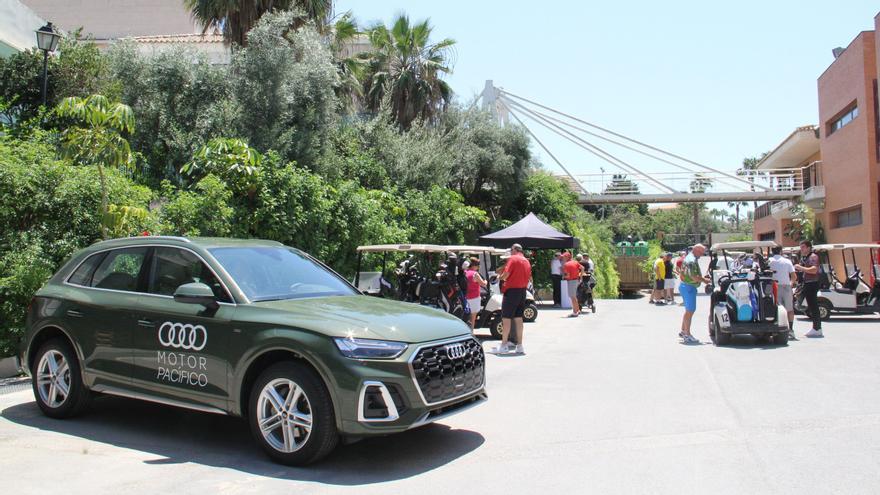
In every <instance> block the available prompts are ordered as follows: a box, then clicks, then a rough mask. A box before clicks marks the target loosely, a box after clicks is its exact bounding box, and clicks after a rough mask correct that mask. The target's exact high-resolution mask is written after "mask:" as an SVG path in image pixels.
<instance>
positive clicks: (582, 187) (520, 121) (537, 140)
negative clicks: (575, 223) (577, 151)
mask: <svg viewBox="0 0 880 495" xmlns="http://www.w3.org/2000/svg"><path fill="white" fill-rule="evenodd" d="M498 102H499V103H501V106H503V107H504V108H505V110H507V113H508V114H510V115H512V116H513V118H515V119H516V121H517V122H519V125H521V126H523V128H524V129H525V130H526V132H528V133H529V135H530V136H532V139H534V140H535V142H537V143H538V144H539V145H541V148H543V149H544V151H546V152H547V154H548V155H550V158H552V159H553V161H554V162H556V164H557V165H559V168H561V169H562V170H563V171H564V172H565V175H567V176H568V177H569V178H570V179H571V180H572V181H574V183H575V184H577V186H578V187H579V188H580V189H581V192H583V193H584V194H589V193H588V192H587V190H586V189H584V186H583V185H582V184H581V183H580V181H578V180H577V179H575V178H574V176H573V175H571V172H569V171H568V169H567V168H565V165H563V164H562V162H560V161H559V159H558V158H556V155H554V154H553V152H552V151H550V149H549V148H547V146H545V145H544V143H543V142H541V140H540V139H538V136H536V135H535V133H534V132H532V130H531V129H529V126H527V125H525V123H523V121H522V120H520V119H519V117H517V116H516V114H514V113H513V112H511V111H510V108H509V107H508V106H507V105H506V104H505V103H504V102H503V101H501V100H498Z"/></svg>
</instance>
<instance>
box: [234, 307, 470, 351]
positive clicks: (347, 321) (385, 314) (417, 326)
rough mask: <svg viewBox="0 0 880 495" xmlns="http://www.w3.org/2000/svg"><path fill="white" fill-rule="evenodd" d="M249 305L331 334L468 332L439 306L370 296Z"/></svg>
mask: <svg viewBox="0 0 880 495" xmlns="http://www.w3.org/2000/svg"><path fill="white" fill-rule="evenodd" d="M249 306H251V307H253V308H254V309H261V310H263V311H261V312H263V313H265V312H266V310H268V312H269V314H264V316H266V317H269V319H271V320H272V322H274V323H279V324H284V325H288V326H294V327H299V328H303V329H306V330H312V331H315V332H319V333H322V334H325V335H328V336H331V337H356V338H365V339H381V340H394V341H398V342H407V343H418V342H428V341H432V340H439V339H446V338H451V337H456V336H459V335H468V334H470V329H469V328H468V326H467V325H465V323H464V322H463V321H461V320H459V319H458V318H455V317H454V316H451V315H449V314H447V313H445V312H443V311H441V310H438V309H435V308H430V307H427V306H421V305H418V304H414V303H404V302H399V301H391V300H388V299H382V298H378V297H371V296H336V297H315V298H306V299H288V300H282V301H264V302H257V303H252V304H250V305H249Z"/></svg>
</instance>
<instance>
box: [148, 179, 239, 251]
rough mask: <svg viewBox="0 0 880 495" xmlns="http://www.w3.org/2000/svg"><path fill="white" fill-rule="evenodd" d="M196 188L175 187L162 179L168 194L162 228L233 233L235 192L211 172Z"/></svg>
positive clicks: (221, 234) (193, 232)
mask: <svg viewBox="0 0 880 495" xmlns="http://www.w3.org/2000/svg"><path fill="white" fill-rule="evenodd" d="M193 189H194V190H192V191H187V190H178V189H175V188H174V187H173V186H172V185H171V183H170V182H168V181H165V182H163V183H162V196H163V197H164V198H166V200H167V202H166V203H164V204H163V205H162V206H161V208H160V210H159V212H158V215H159V232H160V233H162V234H167V235H184V236H186V235H189V236H212V237H224V236H229V235H230V234H231V233H232V223H233V213H234V212H233V208H232V206H230V200H231V199H232V192H231V191H230V190H229V188H228V187H227V186H226V184H224V183H223V182H222V181H221V180H220V179H218V178H217V177H215V176H214V175H210V174H209V175H207V176H205V178H203V179H202V180H200V181H199V182H197V183H196V184H195V186H194V187H193Z"/></svg>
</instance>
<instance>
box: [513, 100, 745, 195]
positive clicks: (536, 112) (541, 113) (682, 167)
mask: <svg viewBox="0 0 880 495" xmlns="http://www.w3.org/2000/svg"><path fill="white" fill-rule="evenodd" d="M501 98H503V99H506V100H507V102H508V103H510V104H512V105H516V106H517V107H519V108H522V109H523V110H526V111H529V112H531V113H534V114H535V115H540V116H541V117H544V118H545V119H547V120H551V121H553V122H556V123H557V124H560V125H564V126H566V127H569V128H571V129H575V130H578V131H580V132H583V133H584V134H588V135H590V136H593V137H596V138H599V139H601V140H603V141H606V142H609V143H612V144H616V145H618V146H620V147H621V148H624V149H628V150H630V151H634V152H636V153H638V154H640V155H644V156H647V157H649V158H653V159H655V160H658V161H661V162H663V163H666V164H668V165H672V166H673V167H676V168H679V169H681V170H684V171H685V172H690V173H694V174H697V173H700V172H702V171H700V170H694V169H693V168H691V167H687V166H685V165H682V164H680V163H675V162H673V161H671V160H667V159H666V158H663V157H661V156H657V155H655V154H652V153H648V152H647V151H642V150H640V149H638V148H635V147H633V146H629V145H627V144H624V143H621V142H620V141H615V140H614V139H611V138H608V137H605V136H603V135H601V134H598V133H595V132H592V131H588V130H586V129H584V128H583V127H578V126H577V125H574V124H572V123H571V122H566V121H565V120H562V119H559V118H556V117H553V116H552V115H548V114H545V113H543V112H539V111H537V110H534V109H531V108H528V107H526V106H524V105H522V104H520V103H517V102H515V101H513V100H510V99H507V98H506V97H505V96H503V95H502V96H501ZM715 180H717V181H718V182H720V183H722V184H726V185H728V186H731V187H733V188H739V189H741V190H743V188H742V187H741V186H739V185H738V184H732V183H730V182H727V179H726V178H715ZM750 184H753V183H751V182H750Z"/></svg>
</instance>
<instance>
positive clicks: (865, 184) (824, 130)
mask: <svg viewBox="0 0 880 495" xmlns="http://www.w3.org/2000/svg"><path fill="white" fill-rule="evenodd" d="M874 24H875V30H874V31H863V32H861V33H859V35H858V36H856V37H855V39H854V40H853V41H852V42H851V43H850V44H849V46H847V47H846V49H844V50H840V49H838V50H835V59H834V61H833V62H832V63H831V65H830V66H829V67H828V68H827V69H826V70H825V72H823V73H822V75H820V76H819V79H818V84H817V86H818V102H819V125H817V126H805V127H799V128H797V129H796V130H795V131H794V132H793V133H792V134H791V135H789V136H788V137H787V138H785V140H783V141H782V142H781V143H780V144H779V146H777V147H776V148H775V149H774V150H773V151H771V152H770V153H768V154H767V156H765V157H764V158H763V159H762V160H761V162H760V163H759V164H758V169H759V170H776V169H789V168H790V169H801V170H802V172H803V174H802V176H803V187H804V189H805V194H804V203H805V204H807V205H808V206H810V207H811V208H812V209H813V211H814V212H815V213H816V218H817V220H819V221H821V222H822V226H823V227H824V229H825V236H826V238H827V240H828V242H830V243H847V242H849V243H865V242H872V243H873V242H878V241H880V203H878V196H880V121H878V98H877V79H878V77H880V73H878V67H880V61H878V54H880V36H877V35H876V32H877V30H880V14H878V15H877V16H876V17H875V18H874ZM775 173H778V172H775ZM783 175H784V173H783ZM793 176H797V177H798V180H800V177H801V174H800V173H798V174H793ZM783 179H784V177H783ZM793 207H794V204H793V203H791V202H788V201H780V202H772V203H765V204H763V205H760V206H759V207H758V208H757V209H756V210H755V228H754V236H755V239H768V240H775V241H777V242H780V243H781V244H783V245H795V244H796V242H795V241H794V240H792V239H790V238H788V237H787V236H786V235H785V232H786V230H787V228H788V225H789V224H790V222H791V218H792V216H793V211H792V209H793Z"/></svg>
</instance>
